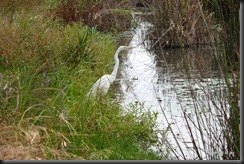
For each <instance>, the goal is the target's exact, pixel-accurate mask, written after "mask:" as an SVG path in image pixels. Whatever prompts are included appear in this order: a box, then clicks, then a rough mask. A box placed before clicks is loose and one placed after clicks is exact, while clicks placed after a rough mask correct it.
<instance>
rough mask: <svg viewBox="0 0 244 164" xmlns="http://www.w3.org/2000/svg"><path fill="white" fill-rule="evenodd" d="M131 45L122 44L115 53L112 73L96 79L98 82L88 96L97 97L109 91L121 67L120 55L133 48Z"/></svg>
mask: <svg viewBox="0 0 244 164" xmlns="http://www.w3.org/2000/svg"><path fill="white" fill-rule="evenodd" d="M131 48H132V47H130V46H120V47H119V48H118V49H117V51H116V52H115V54H114V60H115V65H114V70H113V72H112V73H111V74H110V75H103V76H102V77H101V78H100V79H98V80H97V81H96V83H95V84H94V85H93V86H92V88H91V89H90V91H89V92H88V94H87V96H88V97H91V98H95V97H98V96H102V95H105V94H106V93H107V92H108V89H109V87H110V85H111V84H112V83H113V82H114V81H115V79H116V75H117V71H118V68H119V58H118V55H119V53H120V52H121V51H123V50H128V49H131Z"/></svg>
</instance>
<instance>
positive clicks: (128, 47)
mask: <svg viewBox="0 0 244 164" xmlns="http://www.w3.org/2000/svg"><path fill="white" fill-rule="evenodd" d="M133 48H135V47H132V46H127V49H128V50H130V49H133Z"/></svg>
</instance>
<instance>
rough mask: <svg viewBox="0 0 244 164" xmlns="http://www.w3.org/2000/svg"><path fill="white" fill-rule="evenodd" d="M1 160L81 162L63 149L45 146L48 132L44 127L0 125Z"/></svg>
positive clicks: (80, 158) (48, 135)
mask: <svg viewBox="0 0 244 164" xmlns="http://www.w3.org/2000/svg"><path fill="white" fill-rule="evenodd" d="M0 131H1V134H0V159H1V160H48V159H50V158H51V159H54V160H61V159H75V160H83V158H82V157H78V156H76V155H73V154H70V153H67V152H66V151H65V149H63V148H51V147H48V146H46V143H47V141H48V140H49V139H50V134H51V133H50V131H49V130H47V129H46V128H45V127H38V126H30V127H25V128H23V127H20V126H19V127H18V126H7V125H1V128H0Z"/></svg>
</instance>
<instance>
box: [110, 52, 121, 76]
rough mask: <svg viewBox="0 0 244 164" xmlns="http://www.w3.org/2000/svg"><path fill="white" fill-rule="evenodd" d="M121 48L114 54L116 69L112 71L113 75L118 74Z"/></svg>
mask: <svg viewBox="0 0 244 164" xmlns="http://www.w3.org/2000/svg"><path fill="white" fill-rule="evenodd" d="M119 52H120V51H119V50H117V51H116V52H115V54H114V60H115V65H114V70H113V72H112V73H111V75H112V76H115V77H116V75H117V71H118V68H119V58H118V55H119Z"/></svg>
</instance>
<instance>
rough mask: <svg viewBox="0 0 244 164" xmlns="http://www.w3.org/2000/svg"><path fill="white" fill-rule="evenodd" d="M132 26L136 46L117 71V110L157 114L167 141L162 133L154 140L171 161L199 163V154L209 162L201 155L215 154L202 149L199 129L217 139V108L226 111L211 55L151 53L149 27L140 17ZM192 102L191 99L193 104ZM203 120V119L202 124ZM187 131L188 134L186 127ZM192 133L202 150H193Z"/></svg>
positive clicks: (196, 50)
mask: <svg viewBox="0 0 244 164" xmlns="http://www.w3.org/2000/svg"><path fill="white" fill-rule="evenodd" d="M134 21H136V22H138V23H139V26H138V27H137V28H136V29H135V30H134V36H133V38H132V40H131V42H130V46H136V47H135V48H134V49H132V50H130V51H129V52H128V55H127V56H126V57H124V58H123V59H122V62H121V68H120V70H121V71H120V75H119V79H120V80H119V84H120V87H121V88H120V96H119V99H120V100H121V105H122V106H123V107H124V108H125V109H126V108H128V107H130V106H131V104H137V105H139V106H141V107H142V108H143V109H144V110H145V112H146V111H147V110H151V111H154V112H156V113H158V118H157V123H158V125H159V129H161V130H162V131H164V130H165V129H168V130H169V131H167V132H168V133H167V138H164V137H163V135H162V133H159V134H158V135H159V136H160V137H161V138H162V146H165V147H170V149H172V150H175V151H174V155H173V156H174V157H177V158H178V159H198V156H199V154H200V156H201V157H202V158H203V159H204V158H205V159H206V158H209V157H207V156H208V155H206V154H208V153H207V152H206V151H205V150H207V151H208V152H209V153H210V154H213V153H214V152H213V151H214V150H212V147H209V148H208V147H204V145H206V144H203V142H202V141H203V140H205V142H206V143H208V142H211V141H209V140H207V139H205V138H204V137H203V138H201V134H200V132H199V130H198V127H199V126H201V127H202V128H203V129H207V130H206V132H207V131H211V132H214V133H215V135H216V136H221V135H222V134H221V131H220V129H219V126H218V125H215V124H216V122H219V117H222V115H223V113H221V110H218V108H220V109H223V108H228V106H226V105H225V104H227V103H226V99H225V98H224V96H223V95H224V92H225V88H226V85H225V83H224V81H223V80H220V78H219V77H218V73H217V71H215V70H216V64H215V60H214V58H213V53H214V52H213V50H212V49H211V48H209V47H203V48H187V49H184V50H181V49H170V50H164V51H161V52H160V53H155V52H150V51H149V50H148V47H149V44H150V42H149V41H148V40H146V34H147V33H148V32H149V31H150V27H152V24H150V23H148V22H144V21H142V20H141V19H140V15H139V14H135V15H134ZM142 43H143V44H142ZM186 70H187V71H186ZM189 77H190V78H189ZM203 88H204V89H203ZM206 88H208V89H207V90H206ZM221 95H222V96H221ZM192 97H195V101H194V100H193V98H192ZM219 97H223V99H219ZM211 100H214V101H211ZM224 105H225V106H224ZM210 109H211V111H210ZM213 109H214V110H213ZM202 116H203V117H205V118H206V119H204V120H202V119H201V117H202ZM213 116H214V117H213ZM186 118H187V120H188V122H186ZM187 124H188V125H187ZM210 125H211V128H210ZM189 126H190V127H191V129H189V128H187V127H189ZM189 130H191V132H190V131H189ZM206 132H205V133H204V134H203V135H206ZM191 133H192V134H193V137H194V142H195V144H196V145H197V146H198V147H201V148H202V149H203V150H202V151H199V152H196V151H194V145H193V142H192V137H191V135H190V134H191ZM206 136H207V135H206ZM213 137H215V136H213ZM218 144H224V143H223V142H220V143H218ZM162 149H163V147H162ZM215 151H217V150H215ZM217 153H218V152H217ZM210 156H212V155H210ZM212 158H214V157H212Z"/></svg>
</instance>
